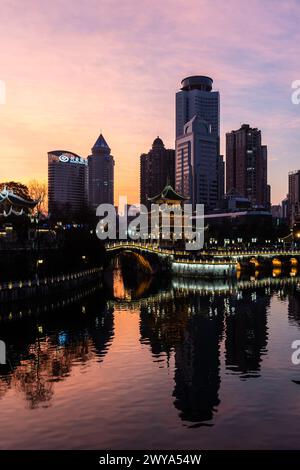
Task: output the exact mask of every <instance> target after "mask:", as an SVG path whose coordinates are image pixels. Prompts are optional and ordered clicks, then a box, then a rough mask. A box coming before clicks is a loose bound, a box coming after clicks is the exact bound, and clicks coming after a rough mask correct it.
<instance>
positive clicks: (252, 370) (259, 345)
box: [224, 288, 271, 378]
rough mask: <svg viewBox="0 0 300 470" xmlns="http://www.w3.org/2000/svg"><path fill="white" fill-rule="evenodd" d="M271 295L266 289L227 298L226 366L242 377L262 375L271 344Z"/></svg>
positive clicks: (225, 300)
mask: <svg viewBox="0 0 300 470" xmlns="http://www.w3.org/2000/svg"><path fill="white" fill-rule="evenodd" d="M270 297H271V296H270V294H266V292H265V290H264V289H262V288H259V289H256V290H254V291H244V292H240V293H239V295H238V296H232V297H230V298H227V299H224V308H225V313H228V314H227V315H226V340H225V347H226V367H227V369H228V370H230V371H234V372H239V373H242V375H241V377H242V378H247V377H255V376H259V370H260V364H261V361H262V355H264V354H266V347H267V339H268V336H267V331H268V330H267V310H268V307H269V306H270Z"/></svg>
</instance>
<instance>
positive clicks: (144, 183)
mask: <svg viewBox="0 0 300 470" xmlns="http://www.w3.org/2000/svg"><path fill="white" fill-rule="evenodd" d="M167 184H170V185H171V186H173V187H174V184H175V151H174V150H172V149H166V148H165V146H164V143H163V141H162V140H161V139H160V138H159V137H157V138H156V139H155V140H154V142H153V144H152V148H151V150H149V152H148V153H143V154H142V155H141V156H140V202H141V204H144V205H145V206H147V207H149V206H150V203H149V201H148V198H149V197H153V196H156V195H157V194H159V193H160V192H161V191H162V190H163V189H164V187H165V186H166V185H167Z"/></svg>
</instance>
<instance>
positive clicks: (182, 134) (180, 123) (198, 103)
mask: <svg viewBox="0 0 300 470" xmlns="http://www.w3.org/2000/svg"><path fill="white" fill-rule="evenodd" d="M212 85H213V80H212V79H211V78H209V77H206V76H192V77H187V78H185V79H183V80H182V82H181V90H180V91H179V92H177V93H176V190H177V191H178V192H179V193H181V194H183V195H184V196H185V197H188V198H189V201H190V202H191V203H192V204H193V206H194V207H195V205H196V204H204V205H205V208H204V209H205V212H209V211H212V210H214V209H217V208H218V207H220V203H221V199H222V197H223V195H224V163H223V157H222V156H221V155H220V95H219V92H218V91H213V90H212Z"/></svg>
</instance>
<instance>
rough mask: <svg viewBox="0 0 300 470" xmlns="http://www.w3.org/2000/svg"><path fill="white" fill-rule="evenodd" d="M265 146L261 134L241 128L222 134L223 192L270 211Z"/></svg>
mask: <svg viewBox="0 0 300 470" xmlns="http://www.w3.org/2000/svg"><path fill="white" fill-rule="evenodd" d="M267 160H268V152H267V146H266V145H262V144H261V131H260V130H258V129H257V128H252V127H250V126H249V124H243V125H242V126H241V128H240V129H238V130H235V131H232V132H229V133H227V134H226V192H230V191H232V190H234V191H237V192H238V193H239V194H240V195H241V196H244V197H247V198H248V199H249V200H250V202H251V205H252V206H253V207H258V206H260V207H261V206H262V207H264V208H267V209H269V208H270V186H268V184H267V169H268V166H267Z"/></svg>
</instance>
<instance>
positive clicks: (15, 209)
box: [0, 187, 39, 217]
mask: <svg viewBox="0 0 300 470" xmlns="http://www.w3.org/2000/svg"><path fill="white" fill-rule="evenodd" d="M38 202H39V201H34V200H32V199H25V198H23V197H21V196H18V195H17V194H15V193H14V191H13V190H11V189H9V188H6V187H4V188H3V189H2V190H0V216H3V217H9V216H10V215H12V214H14V215H18V216H19V215H23V214H28V212H29V211H30V210H31V209H33V208H34V207H35V206H36V205H37V203H38Z"/></svg>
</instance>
